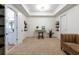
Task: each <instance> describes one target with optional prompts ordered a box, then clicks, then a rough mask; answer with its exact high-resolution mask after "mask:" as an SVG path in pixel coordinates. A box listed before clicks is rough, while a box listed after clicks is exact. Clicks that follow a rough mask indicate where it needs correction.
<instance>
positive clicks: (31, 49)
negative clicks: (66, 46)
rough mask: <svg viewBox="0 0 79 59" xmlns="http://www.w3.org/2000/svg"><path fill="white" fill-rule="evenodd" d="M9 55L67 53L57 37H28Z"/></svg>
mask: <svg viewBox="0 0 79 59" xmlns="http://www.w3.org/2000/svg"><path fill="white" fill-rule="evenodd" d="M8 54H9V55H65V53H64V52H63V51H62V50H61V48H60V40H58V39H56V38H45V39H36V38H28V39H25V40H24V41H23V43H22V44H20V45H19V46H18V47H15V48H14V49H13V50H12V51H10V52H9V53H8Z"/></svg>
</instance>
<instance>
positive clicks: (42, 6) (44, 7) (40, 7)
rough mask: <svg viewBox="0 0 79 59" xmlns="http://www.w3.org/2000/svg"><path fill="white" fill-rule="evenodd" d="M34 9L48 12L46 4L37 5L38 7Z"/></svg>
mask: <svg viewBox="0 0 79 59" xmlns="http://www.w3.org/2000/svg"><path fill="white" fill-rule="evenodd" d="M36 8H37V9H38V10H39V11H47V10H49V5H47V4H39V5H36Z"/></svg>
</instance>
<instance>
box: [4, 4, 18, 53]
mask: <svg viewBox="0 0 79 59" xmlns="http://www.w3.org/2000/svg"><path fill="white" fill-rule="evenodd" d="M6 8H9V9H11V10H12V11H14V13H15V17H14V18H15V24H16V25H15V26H16V27H15V28H16V30H15V31H16V44H15V46H17V44H18V13H17V12H16V11H15V10H14V8H12V7H11V6H7V5H5V24H6ZM5 29H6V26H5ZM6 43H7V39H6V30H5V54H7V52H9V51H11V50H12V49H13V48H14V47H13V48H11V49H10V50H9V51H7V47H6Z"/></svg>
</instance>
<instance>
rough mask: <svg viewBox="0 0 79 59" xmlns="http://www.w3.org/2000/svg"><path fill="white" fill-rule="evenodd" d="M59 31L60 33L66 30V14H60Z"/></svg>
mask: <svg viewBox="0 0 79 59" xmlns="http://www.w3.org/2000/svg"><path fill="white" fill-rule="evenodd" d="M60 32H61V33H62V34H63V33H66V32H67V16H66V15H62V16H60Z"/></svg>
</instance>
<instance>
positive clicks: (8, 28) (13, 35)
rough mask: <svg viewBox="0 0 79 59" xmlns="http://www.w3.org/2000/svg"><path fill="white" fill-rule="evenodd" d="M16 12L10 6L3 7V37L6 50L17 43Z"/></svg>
mask: <svg viewBox="0 0 79 59" xmlns="http://www.w3.org/2000/svg"><path fill="white" fill-rule="evenodd" d="M16 19H17V13H16V12H15V11H14V10H13V9H12V8H10V7H6V8H5V39H6V51H9V50H10V49H12V48H13V47H14V46H16V44H17V31H16V25H17V24H16Z"/></svg>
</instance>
